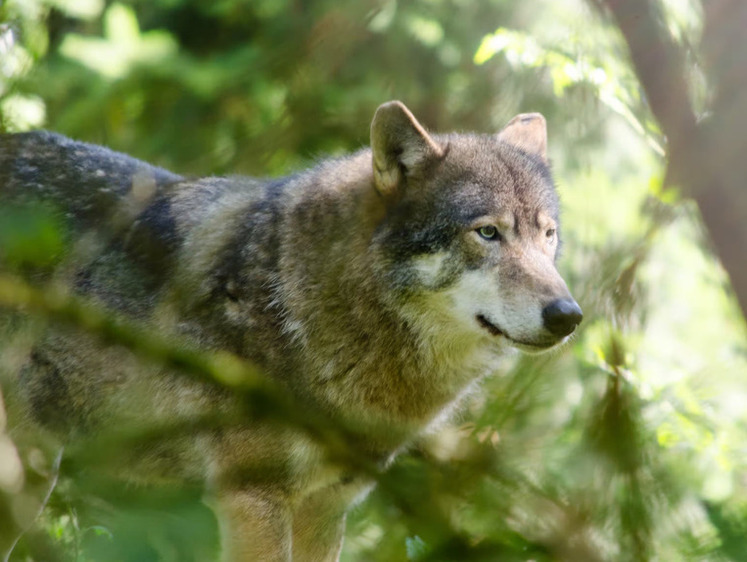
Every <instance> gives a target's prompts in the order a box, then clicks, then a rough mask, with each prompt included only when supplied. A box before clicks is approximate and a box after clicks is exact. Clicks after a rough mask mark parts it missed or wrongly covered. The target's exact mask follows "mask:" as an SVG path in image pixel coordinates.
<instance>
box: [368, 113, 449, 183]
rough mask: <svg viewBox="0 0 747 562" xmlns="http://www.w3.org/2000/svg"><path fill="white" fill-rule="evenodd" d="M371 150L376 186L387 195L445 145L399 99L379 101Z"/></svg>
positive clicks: (440, 152) (440, 151)
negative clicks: (436, 139)
mask: <svg viewBox="0 0 747 562" xmlns="http://www.w3.org/2000/svg"><path fill="white" fill-rule="evenodd" d="M371 150H372V152H373V172H374V183H375V184H376V189H378V191H379V193H381V194H382V195H383V196H384V197H388V196H389V195H391V194H393V193H395V192H396V190H397V187H398V186H399V185H400V184H401V183H402V180H403V179H404V178H405V176H407V175H409V174H411V173H413V172H415V171H417V170H418V169H419V168H421V167H422V166H423V165H424V164H426V163H427V162H429V161H431V160H432V159H434V158H441V157H442V156H443V155H444V149H443V148H442V147H441V146H439V145H438V143H436V141H434V140H433V139H432V138H431V137H430V136H429V135H428V133H427V132H426V131H425V129H424V128H423V126H422V125H421V124H420V123H418V120H417V119H415V117H414V116H413V114H412V113H410V110H409V109H407V108H406V107H405V105H404V104H403V103H402V102H400V101H390V102H387V103H385V104H383V105H380V106H379V108H378V109H377V110H376V114H375V115H374V118H373V121H372V122H371Z"/></svg>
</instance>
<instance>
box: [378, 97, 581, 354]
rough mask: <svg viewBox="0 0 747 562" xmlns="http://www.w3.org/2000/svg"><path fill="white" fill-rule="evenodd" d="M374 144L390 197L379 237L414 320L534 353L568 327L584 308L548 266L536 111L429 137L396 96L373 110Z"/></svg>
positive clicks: (553, 219)
mask: <svg viewBox="0 0 747 562" xmlns="http://www.w3.org/2000/svg"><path fill="white" fill-rule="evenodd" d="M371 146H372V152H373V166H374V181H375V184H376V188H377V190H378V192H379V193H380V195H381V196H382V197H383V198H384V200H385V202H386V206H387V213H386V218H385V219H384V221H383V222H382V223H381V225H380V226H379V228H378V230H377V232H376V235H375V239H374V244H375V245H376V246H377V248H378V251H379V252H380V255H381V256H382V264H383V265H382V270H381V273H382V275H384V276H385V277H386V279H387V284H388V285H389V287H391V288H394V289H395V293H396V294H397V295H398V296H397V299H398V301H399V303H400V305H403V306H404V308H405V310H406V314H407V316H408V318H409V319H410V321H412V322H415V323H417V324H418V326H419V328H420V329H421V330H426V331H430V332H443V331H448V332H449V333H450V334H452V335H453V336H455V337H456V338H457V340H463V339H464V338H470V339H472V340H473V341H474V340H475V339H476V338H478V339H490V340H491V341H493V342H495V343H496V344H498V346H499V347H504V346H506V345H509V346H512V347H515V348H518V349H521V350H523V351H529V352H531V351H542V350H545V349H549V348H551V347H553V346H555V345H557V344H559V343H562V342H563V341H565V340H566V339H567V338H568V336H569V335H570V334H571V333H573V331H574V330H575V328H576V326H577V325H578V324H579V323H580V322H581V318H582V313H581V309H580V307H579V306H578V304H576V302H575V301H574V300H573V298H572V297H571V295H570V293H569V291H568V288H567V287H566V284H565V282H564V281H563V279H562V278H561V277H560V275H559V273H558V271H557V269H556V267H555V260H556V257H557V254H558V247H559V245H560V239H559V234H560V228H559V226H560V225H559V222H558V198H557V195H556V192H555V188H554V186H553V182H552V178H551V175H550V171H549V168H548V162H547V155H546V146H547V132H546V125H545V119H544V118H543V117H542V115H540V114H538V113H531V114H522V115H518V116H516V117H515V118H514V119H512V120H511V121H510V122H509V123H508V125H507V126H506V127H505V128H504V129H503V130H502V131H501V132H500V133H498V134H496V135H492V136H491V135H462V134H453V135H445V136H438V135H434V136H431V135H429V134H428V133H427V132H426V131H425V129H424V128H423V127H422V126H421V125H420V124H419V123H418V121H417V120H416V119H415V117H413V115H412V114H411V113H410V111H409V110H408V109H407V108H406V107H405V106H404V105H403V104H402V103H400V102H396V101H394V102H389V103H386V104H384V105H382V106H381V107H379V109H378V110H377V112H376V115H375V116H374V119H373V122H372V124H371Z"/></svg>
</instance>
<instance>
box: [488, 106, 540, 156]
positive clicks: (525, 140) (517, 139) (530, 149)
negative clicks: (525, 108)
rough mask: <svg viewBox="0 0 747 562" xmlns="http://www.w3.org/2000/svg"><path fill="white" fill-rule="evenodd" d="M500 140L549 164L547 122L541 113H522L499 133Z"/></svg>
mask: <svg viewBox="0 0 747 562" xmlns="http://www.w3.org/2000/svg"><path fill="white" fill-rule="evenodd" d="M498 138H499V139H500V140H502V141H504V142H507V143H508V144H512V145H514V146H515V147H517V148H520V149H521V150H523V151H524V152H526V153H527V154H534V155H535V156H539V157H540V158H541V159H542V161H543V162H545V163H547V122H546V121H545V118H544V117H543V116H542V114H541V113H520V114H519V115H517V116H516V117H514V118H513V119H511V121H509V122H508V125H506V126H505V127H504V128H503V130H502V131H501V132H500V133H498Z"/></svg>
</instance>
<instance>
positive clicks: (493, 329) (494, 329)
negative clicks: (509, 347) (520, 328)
mask: <svg viewBox="0 0 747 562" xmlns="http://www.w3.org/2000/svg"><path fill="white" fill-rule="evenodd" d="M477 321H478V322H479V323H480V326H482V327H483V328H485V329H486V330H487V331H488V332H490V333H491V334H493V335H494V336H503V337H504V338H508V339H511V338H509V337H508V335H506V332H504V331H503V330H501V329H500V328H499V327H498V326H496V325H495V324H493V323H492V322H491V321H490V320H488V319H487V318H485V317H484V316H483V315H482V314H478V315H477Z"/></svg>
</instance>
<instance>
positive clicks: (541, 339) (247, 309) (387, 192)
mask: <svg viewBox="0 0 747 562" xmlns="http://www.w3.org/2000/svg"><path fill="white" fill-rule="evenodd" d="M535 115H536V114H535ZM531 119H534V117H532V116H529V117H527V118H526V119H525V120H524V121H526V122H530V121H531ZM520 122H521V120H520ZM520 122H519V125H520V124H521V123H520ZM512 123H513V122H512ZM532 123H533V125H532V127H533V128H532V130H531V131H530V132H528V133H523V132H522V131H521V130H518V129H517V130H514V129H509V128H507V131H508V133H509V134H505V132H504V133H502V135H503V137H499V136H498V135H496V136H478V135H457V134H452V135H444V136H437V135H434V136H430V135H428V133H426V132H425V130H424V129H423V128H422V126H420V125H419V124H418V123H417V121H416V120H415V118H414V117H412V115H411V114H410V112H409V111H407V109H406V108H405V107H404V106H403V105H401V104H399V103H398V102H390V103H389V104H385V105H384V106H382V108H380V109H379V112H377V116H376V117H375V119H374V123H373V126H372V145H373V147H374V152H373V153H372V151H371V150H370V149H365V150H362V151H360V152H358V153H356V154H353V155H351V156H348V157H344V158H340V159H335V160H328V161H324V162H322V163H320V164H319V165H318V166H316V167H315V168H313V169H310V170H307V171H303V172H301V173H299V174H297V175H294V176H289V177H286V178H281V179H277V180H256V179H251V178H242V177H232V178H201V179H186V178H184V177H181V176H178V175H176V174H172V173H171V172H167V171H165V170H162V169H159V168H155V167H152V166H150V165H148V164H145V163H142V162H139V161H137V160H134V159H132V158H130V157H128V156H125V155H122V154H118V153H114V152H111V151H109V150H107V149H103V148H100V147H96V146H92V145H88V144H84V143H78V142H74V141H70V140H68V139H65V138H63V137H61V136H59V135H54V134H51V133H45V132H36V133H25V134H19V135H6V136H1V137H0V196H1V197H3V198H4V201H5V203H4V204H9V202H10V203H12V204H16V203H18V202H19V201H29V200H31V201H36V200H42V201H45V202H47V203H51V204H52V205H53V207H54V209H55V212H57V213H58V214H59V216H60V218H61V220H63V221H64V222H65V223H66V224H67V228H68V231H69V232H70V239H71V241H72V244H71V250H70V255H69V256H67V262H68V263H67V267H68V268H69V267H70V265H69V262H70V261H72V262H73V275H72V277H71V281H72V283H73V284H74V286H75V290H76V291H77V292H79V293H81V294H83V295H86V296H88V297H90V298H93V299H95V300H97V301H98V302H100V303H101V304H102V305H103V306H105V307H107V308H109V309H111V310H112V311H116V313H118V314H123V315H125V316H129V317H133V318H137V319H139V320H142V321H144V322H145V323H147V324H148V325H150V326H151V327H153V328H156V329H159V330H162V331H163V332H165V333H172V334H175V335H177V336H179V337H182V338H186V339H187V340H188V341H190V342H192V343H193V345H195V346H197V347H199V348H203V349H218V350H228V351H231V352H233V353H235V354H238V355H239V356H241V357H243V358H245V359H247V360H249V361H251V362H254V363H255V364H257V365H258V366H259V367H260V368H261V369H262V371H263V372H264V374H266V376H268V377H271V378H272V379H274V380H275V381H277V382H278V383H279V384H281V385H283V386H285V387H286V388H287V389H288V390H289V391H290V392H292V393H293V394H295V395H296V396H297V397H298V399H299V400H300V401H301V402H303V401H309V402H310V403H313V404H315V405H316V406H317V407H320V408H322V409H323V410H324V411H326V412H327V413H328V415H329V416H330V417H331V418H332V419H337V420H340V421H341V422H342V423H345V424H346V425H351V424H355V425H356V427H359V428H360V435H361V442H362V443H363V449H364V450H365V451H367V452H368V453H369V454H370V456H371V459H372V460H374V461H376V462H380V463H382V464H385V463H386V462H388V461H389V460H390V459H391V458H392V456H393V455H394V454H395V453H396V452H398V451H400V450H401V449H402V448H403V447H404V446H406V445H407V443H408V442H409V441H410V440H411V439H412V437H413V436H414V435H416V434H417V433H418V432H420V431H422V430H424V429H426V428H428V427H429V426H430V425H432V424H434V423H435V422H436V421H437V420H438V419H440V418H442V417H443V416H444V415H446V413H448V412H449V411H450V410H451V409H453V407H454V405H455V404H456V403H457V402H458V399H459V397H460V396H462V395H463V394H464V393H465V392H466V391H467V390H468V389H469V388H470V387H471V385H473V384H474V382H475V381H477V380H479V379H480V378H481V377H482V376H484V375H486V374H488V373H489V372H490V371H491V370H493V369H494V368H495V365H496V362H497V361H499V360H500V357H501V356H503V355H505V353H506V352H507V351H508V350H509V349H510V348H512V347H519V348H522V349H527V350H530V351H531V350H541V349H545V348H548V347H550V346H552V345H555V344H557V343H559V342H560V341H562V340H564V339H565V338H559V337H556V336H554V335H553V334H550V333H549V332H547V330H545V329H543V328H542V326H541V325H539V326H538V327H533V326H534V325H533V324H532V325H531V326H529V325H530V324H531V323H532V322H535V316H536V311H535V310H532V311H531V314H529V312H525V310H524V309H525V308H527V307H528V306H529V304H531V306H532V307H534V308H537V310H540V313H541V307H542V306H544V305H545V304H546V303H548V302H550V301H551V300H553V299H557V298H565V297H567V298H570V297H569V294H568V292H567V289H566V288H565V284H564V283H563V281H562V279H560V277H559V276H558V274H557V272H556V271H555V268H554V259H555V255H556V244H557V243H556V242H552V244H555V246H552V247H550V244H551V242H550V241H549V240H550V238H549V235H548V234H547V233H546V232H545V230H548V228H547V227H543V226H542V225H540V224H539V221H541V220H545V221H552V224H554V225H556V224H557V221H558V201H557V196H556V194H555V190H554V187H553V183H552V179H551V177H550V172H549V170H548V168H547V164H546V160H545V155H544V152H542V154H539V153H537V154H533V153H531V150H529V151H527V150H528V149H527V147H530V148H531V147H532V146H541V147H542V150H543V151H544V144H543V142H541V141H543V139H542V138H541V135H542V134H543V131H544V120H542V123H541V125H542V127H541V128H539V129H538V128H537V122H536V121H533V122H532ZM538 131H539V132H538ZM522 135H524V137H523V138H529V140H530V141H532V142H524V141H522V140H521V138H522ZM537 135H540V138H538V137H537ZM515 138H518V139H519V140H518V141H514V139H515ZM509 141H510V142H509ZM372 162H373V164H372ZM483 216H490V217H498V219H497V220H498V222H500V225H501V228H504V227H505V226H506V225H508V226H509V227H510V228H509V229H508V230H506V231H505V232H504V231H503V230H502V231H501V232H502V234H501V236H502V237H503V239H504V242H500V243H498V242H496V243H492V242H491V243H488V242H485V241H484V240H482V239H481V238H479V237H478V236H476V235H475V225H474V224H473V221H475V220H476V219H478V218H479V217H483ZM538 217H547V218H546V219H545V218H538ZM543 224H544V223H543ZM543 229H544V230H543ZM548 232H549V230H548ZM86 237H88V238H93V239H95V240H97V244H96V245H95V251H89V252H88V253H86V254H84V256H83V257H81V256H80V255H79V254H78V253H76V251H75V248H76V246H75V244H76V242H77V241H78V240H80V239H82V238H86ZM62 261H63V263H66V262H65V260H64V259H63V260H62ZM465 279H478V280H479V279H484V283H485V285H486V286H488V287H491V288H492V289H491V290H493V291H497V289H496V287H500V290H501V294H505V295H506V299H507V300H506V302H507V303H508V304H506V305H505V306H504V307H503V309H505V310H509V311H512V310H513V311H516V314H517V315H522V314H525V315H527V318H530V317H531V318H530V319H529V320H527V321H526V322H523V321H522V322H523V323H522V322H519V321H517V322H516V326H517V327H516V328H513V327H512V328H511V329H512V330H514V329H515V330H516V334H517V336H516V342H514V341H512V340H511V339H509V335H511V334H510V333H509V335H507V336H505V337H504V335H500V334H498V332H495V330H498V327H496V326H490V327H489V328H488V329H486V328H485V326H482V325H480V322H481V321H479V320H478V319H477V315H478V314H479V313H481V310H478V309H475V312H470V314H471V316H470V315H469V314H468V315H466V316H464V315H462V316H459V315H460V314H462V313H461V312H460V310H461V309H459V306H462V305H458V304H455V303H456V302H457V301H460V299H462V298H463V297H464V298H467V297H466V296H463V295H461V294H460V293H458V292H456V293H455V291H458V288H459V287H460V285H459V283H465V282H466V281H465ZM450 291H451V292H450ZM501 298H503V297H501ZM511 299H513V300H511ZM527 303H529V304H527ZM479 304H480V303H478V305H479ZM493 305H494V303H492V302H490V303H486V307H487V308H488V309H490V308H491V307H493ZM535 305H536V306H535ZM465 306H471V304H470V303H469V302H468V303H467V305H465ZM452 309H454V310H455V311H456V312H455V311H452ZM457 309H459V310H457ZM503 309H501V310H503ZM486 314H488V313H487V312H486ZM490 314H492V312H491V313H490ZM532 315H534V316H532ZM453 318H457V320H458V321H454V320H453ZM491 318H493V317H491ZM461 320H464V322H463V323H461ZM535 323H536V322H535ZM540 323H541V321H540ZM511 325H512V326H513V324H511ZM527 326H529V327H527ZM503 328H505V326H502V327H501V330H503ZM491 330H493V332H492V333H491ZM517 342H518V343H517ZM20 380H21V387H22V389H23V392H24V393H25V396H26V398H27V400H28V404H29V405H30V411H31V412H32V414H33V416H34V417H35V418H36V419H37V421H38V422H40V423H41V424H47V425H52V426H54V427H55V428H56V429H60V428H64V429H65V431H69V432H78V433H81V432H83V433H86V432H94V433H95V432H100V431H106V430H107V428H109V427H112V426H114V427H122V426H125V427H127V426H128V425H129V426H132V427H139V426H146V427H147V426H148V424H158V423H161V422H169V421H173V420H178V419H189V417H190V416H194V415H204V414H206V413H219V414H221V415H225V416H226V420H229V419H230V420H231V422H230V423H228V422H227V423H226V425H225V427H221V428H214V427H212V428H210V429H204V430H201V431H196V432H195V433H194V435H184V436H181V437H179V438H177V439H174V440H173V442H171V443H169V444H163V446H162V447H159V446H154V447H153V448H152V449H150V450H148V451H145V452H143V454H141V455H140V456H139V457H138V458H133V459H132V460H131V462H132V463H133V466H138V467H140V468H139V469H138V470H137V471H136V472H138V473H142V474H143V475H144V478H145V479H146V480H147V479H149V478H176V479H201V480H203V481H205V482H206V484H207V487H208V488H209V489H210V490H211V493H212V497H213V498H214V502H215V503H216V505H217V507H216V509H217V510H218V513H219V514H220V516H221V520H222V521H223V522H224V525H223V533H224V538H223V541H224V557H225V558H226V559H230V560H253V559H262V560H290V559H293V560H314V561H317V560H335V559H336V558H337V556H338V554H339V549H340V544H341V536H342V529H343V526H344V513H345V510H346V508H347V506H348V504H349V503H350V502H351V501H352V500H353V499H354V498H355V497H356V496H359V495H360V493H361V492H362V491H363V490H365V489H367V487H368V483H366V482H364V481H362V480H360V479H355V480H351V479H350V478H348V477H347V476H346V475H344V474H342V473H341V472H340V471H339V470H338V469H335V468H334V467H332V466H329V465H327V464H326V463H325V462H324V454H323V451H322V450H320V449H319V448H318V447H317V446H316V445H314V444H313V442H311V441H310V440H309V439H308V438H306V437H305V436H304V435H303V434H301V433H297V432H295V431H294V430H293V429H292V428H285V427H278V426H276V425H272V424H261V423H259V422H256V421H254V422H251V423H248V422H244V421H241V420H240V419H239V420H238V421H237V419H236V416H235V414H236V412H238V411H239V409H240V405H239V404H237V403H236V399H235V398H234V397H233V396H232V395H231V394H230V392H227V391H226V392H223V391H218V390H215V389H214V388H212V387H211V388H208V387H207V386H203V385H201V384H199V383H197V382H194V381H189V380H187V379H185V378H183V377H181V376H180V375H179V374H178V373H165V372H163V371H162V370H160V369H157V368H155V367H150V366H147V365H143V364H141V362H140V361H139V360H138V359H137V358H136V357H134V356H133V355H132V354H131V353H130V352H128V351H127V350H124V349H121V348H118V347H114V346H109V347H107V346H103V345H102V344H101V343H100V342H98V341H97V340H96V339H95V338H93V337H92V336H87V335H85V334H82V333H80V332H78V331H76V330H73V329H70V328H61V327H53V328H50V329H49V331H48V332H47V333H46V334H45V336H44V338H43V340H42V341H41V342H39V343H38V344H37V345H36V347H35V349H34V351H33V352H32V354H31V356H30V360H29V363H28V365H27V367H25V369H24V371H23V372H22V374H21V378H20ZM374 428H376V429H374ZM382 428H386V430H385V431H382ZM167 450H168V451H171V452H170V453H169V454H168V459H169V462H168V463H163V462H161V461H160V460H159V459H160V458H162V457H163V455H166V454H167ZM174 451H176V452H174ZM174 459H177V460H178V461H179V462H174ZM165 465H167V466H165ZM267 467H270V468H271V470H270V471H269V472H268V471H267V470H265V469H266V468H267ZM237 471H238V472H241V471H246V473H247V474H253V475H260V474H262V475H264V476H256V478H254V479H252V478H241V479H237V478H235V475H236V474H237Z"/></svg>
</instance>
